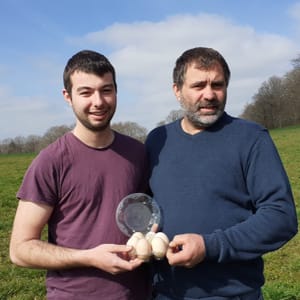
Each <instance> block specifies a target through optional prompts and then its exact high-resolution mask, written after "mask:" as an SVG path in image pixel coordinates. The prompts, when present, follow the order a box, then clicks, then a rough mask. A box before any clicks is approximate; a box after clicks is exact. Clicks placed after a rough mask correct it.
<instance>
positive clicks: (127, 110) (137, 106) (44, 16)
mask: <svg viewBox="0 0 300 300" xmlns="http://www.w3.org/2000/svg"><path fill="white" fill-rule="evenodd" d="M0 22H1V26H0V37H1V46H0V140H4V139H6V138H14V137H17V136H24V137H27V136H29V135H31V134H34V135H43V134H44V133H45V132H46V131H47V130H48V129H49V128H50V127H52V126H58V125H64V124H65V125H70V124H72V123H74V117H73V113H72V111H71V109H70V107H69V106H68V105H67V104H66V103H65V102H64V100H63V97H62V93H61V90H62V88H63V86H62V72H63V68H64V66H65V63H66V61H67V60H68V59H69V57H71V56H72V55H73V54H74V53H76V52H77V51H79V50H82V49H92V50H96V51H99V52H101V53H103V54H105V55H106V56H107V57H108V58H109V59H110V60H111V61H112V63H113V64H114V66H115V68H116V71H117V81H118V86H119V90H118V108H117V113H116V115H115V117H114V119H113V122H120V121H122V122H125V121H132V122H136V123H138V124H139V125H141V126H144V127H146V128H147V129H148V130H150V129H152V128H153V127H155V126H156V124H157V123H158V122H160V121H162V120H164V119H165V118H166V117H167V116H168V114H169V112H170V111H171V110H174V109H179V106H178V103H177V101H176V99H175V97H174V96H173V93H172V89H171V86H172V79H171V74H172V69H173V65H174V62H175V60H176V58H177V57H178V56H179V55H180V54H181V53H182V52H183V51H184V50H186V49H188V48H192V47H195V46H208V47H213V48H215V49H217V50H219V51H220V52H221V53H222V54H223V55H224V57H225V58H226V60H227V61H228V63H229V65H230V67H231V71H232V79H231V82H230V86H229V94H228V101H227V109H226V110H227V112H228V113H230V114H232V115H239V114H240V113H241V112H242V111H243V108H244V107H245V105H246V104H247V103H249V102H251V101H252V97H253V95H254V94H255V93H256V92H257V91H258V88H259V87H260V86H261V84H262V83H263V82H264V81H267V80H268V79H269V78H270V77H271V76H274V75H275V76H283V75H284V74H285V73H286V72H288V71H289V70H290V69H291V68H292V65H291V63H290V62H291V60H292V59H294V58H296V57H298V55H299V54H300V49H299V45H300V0H298V1H291V0H285V1H274V0H260V1H259V0H252V1H238V0H215V1H212V0H203V1H201V0H151V1H150V0H127V1H125V0H110V1H99V0H86V1H80V2H79V1H74V0H72V1H71V0H59V1H58V0H52V1H45V0H1V2H0Z"/></svg>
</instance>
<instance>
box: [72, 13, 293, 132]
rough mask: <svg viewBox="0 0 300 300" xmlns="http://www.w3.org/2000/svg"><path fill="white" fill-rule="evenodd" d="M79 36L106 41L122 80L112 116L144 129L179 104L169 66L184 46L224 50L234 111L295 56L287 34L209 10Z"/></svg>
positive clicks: (89, 40) (230, 106) (95, 43)
mask: <svg viewBox="0 0 300 300" xmlns="http://www.w3.org/2000/svg"><path fill="white" fill-rule="evenodd" d="M79 40H80V42H81V43H82V44H84V45H90V46H92V47H95V46H96V47H97V48H98V47H103V45H105V46H108V47H110V49H111V53H110V55H109V57H110V59H111V60H112V62H113V64H114V65H115V66H116V69H117V76H118V82H119V85H120V89H119V108H118V112H117V114H116V119H117V120H121V121H129V120H130V121H135V122H137V123H139V124H141V125H143V126H145V127H147V128H148V129H151V128H152V127H153V126H155V125H156V124H157V123H158V122H159V121H161V120H163V119H165V118H166V117H167V115H168V114H169V112H170V111H171V110H173V109H178V108H179V106H178V104H177V101H176V100H175V98H174V97H173V95H172V91H171V86H172V78H171V76H172V69H173V66H174V63H175V60H176V58H177V57H178V56H179V55H180V54H181V53H182V52H183V51H184V50H186V49H188V48H192V47H196V46H207V47H213V48H215V49H216V50H218V51H220V52H221V53H222V54H223V55H224V57H225V59H226V60H227V61H228V63H229V65H230V67H231V71H232V81H231V83H230V88H229V99H228V104H227V111H228V112H230V113H233V114H235V115H238V114H240V113H241V112H242V110H243V108H244V106H245V104H246V103H249V102H250V101H251V98H252V96H253V95H254V94H255V93H256V92H257V90H258V88H259V86H260V85H261V84H262V83H263V82H264V81H266V80H268V78H269V77H270V76H273V75H277V76H281V75H283V74H284V73H285V72H287V71H288V70H289V69H290V68H291V65H290V60H291V59H293V58H295V56H296V45H295V44H293V42H292V41H291V40H289V39H288V38H285V37H283V36H279V35H275V34H268V33H259V32H256V31H255V30H254V29H253V28H252V27H250V26H240V25H238V24H235V23H233V22H232V21H231V20H228V19H226V18H223V17H220V16H217V15H209V14H198V15H176V16H172V17H169V18H167V19H165V20H163V21H161V22H157V23H154V22H135V23H131V24H120V23H117V24H113V25H111V26H109V27H107V28H105V29H104V30H102V31H99V32H93V33H89V34H87V35H86V36H84V37H82V38H81V39H79ZM79 40H77V42H78V41H79Z"/></svg>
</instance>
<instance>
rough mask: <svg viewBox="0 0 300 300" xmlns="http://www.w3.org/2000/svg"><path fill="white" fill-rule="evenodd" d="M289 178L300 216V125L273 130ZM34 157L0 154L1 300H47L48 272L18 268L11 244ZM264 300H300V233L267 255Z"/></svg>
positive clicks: (265, 257) (30, 155)
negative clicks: (24, 181) (10, 254)
mask: <svg viewBox="0 0 300 300" xmlns="http://www.w3.org/2000/svg"><path fill="white" fill-rule="evenodd" d="M271 135H272V138H273V140H274V142H275V144H276V146H277V148H278V151H279V154H280V156H281V158H282V161H283V164H284V166H285V168H286V171H287V174H288V176H289V179H290V182H291V186H292V189H293V194H294V197H295V201H296V207H297V212H298V217H299V216H300V126H294V127H289V128H283V129H276V130H273V131H271ZM33 158H34V154H22V155H0V242H1V247H0V300H17V299H18V300H42V299H45V282H44V281H45V271H40V270H30V269H23V268H19V267H15V266H13V265H12V264H11V262H10V261H9V258H8V245H9V238H10V232H11V227H12V222H13V218H14V214H15V209H16V205H17V200H16V198H15V195H16V192H17V190H18V188H19V185H20V184H21V181H22V178H23V175H24V173H25V171H26V169H27V167H28V165H29V164H30V162H31V161H32V159H33ZM264 260H265V275H266V284H265V286H264V288H263V292H264V297H265V300H300V237H299V234H298V235H297V236H296V237H295V238H294V239H293V240H291V241H290V242H289V243H288V244H287V245H285V246H284V247H283V248H282V249H280V250H278V251H275V252H272V253H269V254H267V255H265V256H264Z"/></svg>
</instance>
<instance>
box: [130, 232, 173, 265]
mask: <svg viewBox="0 0 300 300" xmlns="http://www.w3.org/2000/svg"><path fill="white" fill-rule="evenodd" d="M127 245H128V246H132V250H131V251H130V253H129V255H130V257H131V258H135V257H138V258H140V259H142V260H143V261H145V262H146V261H149V260H150V258H151V256H153V257H154V258H155V259H157V260H160V259H163V258H164V257H165V255H166V253H167V249H168V247H169V239H168V237H167V236H166V234H164V233H163V232H157V233H155V232H152V231H149V232H148V233H147V234H146V235H144V234H143V233H141V232H134V233H133V234H132V236H131V237H130V238H129V240H128V241H127Z"/></svg>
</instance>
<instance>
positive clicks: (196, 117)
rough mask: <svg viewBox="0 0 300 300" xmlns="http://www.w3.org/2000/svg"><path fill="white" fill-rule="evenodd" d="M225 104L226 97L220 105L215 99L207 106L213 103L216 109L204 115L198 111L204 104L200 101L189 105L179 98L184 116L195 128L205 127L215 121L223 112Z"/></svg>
mask: <svg viewBox="0 0 300 300" xmlns="http://www.w3.org/2000/svg"><path fill="white" fill-rule="evenodd" d="M225 104H226V99H224V102H223V103H222V105H220V103H219V102H217V101H214V102H210V104H209V105H207V106H212V105H215V106H216V107H217V109H216V111H215V112H212V113H211V114H210V113H207V114H205V115H201V114H200V113H199V111H200V109H201V107H203V106H204V105H203V104H202V103H197V104H196V105H194V106H191V105H187V104H186V102H185V101H184V99H181V100H180V105H181V108H182V110H183V112H184V116H185V117H186V118H187V120H188V121H189V122H190V123H191V124H192V125H193V126H194V127H195V128H207V127H210V126H212V125H213V124H214V123H216V122H217V121H218V120H219V118H220V117H221V116H222V115H223V113H224V109H225Z"/></svg>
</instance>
